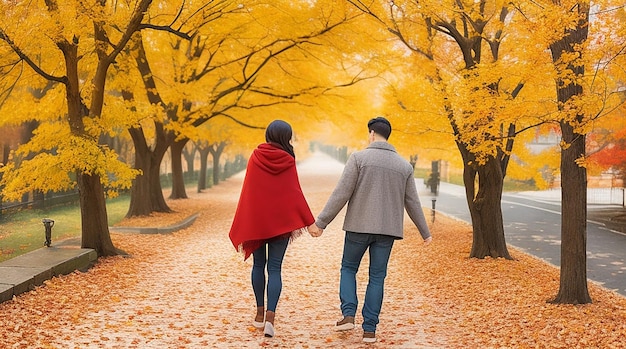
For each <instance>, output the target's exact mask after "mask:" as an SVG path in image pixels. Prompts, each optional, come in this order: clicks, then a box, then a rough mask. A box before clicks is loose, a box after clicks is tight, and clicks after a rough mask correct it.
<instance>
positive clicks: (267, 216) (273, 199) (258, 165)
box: [228, 143, 315, 260]
mask: <svg viewBox="0 0 626 349" xmlns="http://www.w3.org/2000/svg"><path fill="white" fill-rule="evenodd" d="M314 222H315V218H314V217H313V214H312V213H311V209H310V208H309V205H308V204H307V202H306V199H305V198H304V194H303V193H302V188H301V187H300V181H299V180H298V173H297V171H296V160H295V159H294V157H293V156H291V155H289V153H287V152H286V151H284V150H283V149H281V148H279V147H277V146H275V145H273V144H270V143H263V144H260V145H259V146H258V147H257V148H256V149H255V150H254V152H253V153H252V155H251V156H250V160H249V161H248V168H247V170H246V176H245V178H244V180H243V187H242V188H241V196H240V197H239V203H238V205H237V211H236V212H235V217H234V219H233V224H232V226H231V228H230V233H229V234H228V236H229V237H230V241H231V242H232V243H233V246H235V249H237V250H238V251H240V252H241V251H243V252H244V260H246V259H248V257H249V256H250V255H251V254H252V252H254V250H256V249H257V248H259V247H260V246H261V245H263V244H264V243H266V242H267V241H268V240H270V239H272V238H276V237H279V236H283V235H284V236H285V237H286V238H292V239H294V238H296V237H298V236H299V235H300V234H301V231H302V230H301V229H302V228H305V227H307V226H309V225H311V224H313V223H314Z"/></svg>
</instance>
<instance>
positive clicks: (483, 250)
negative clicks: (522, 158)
mask: <svg viewBox="0 0 626 349" xmlns="http://www.w3.org/2000/svg"><path fill="white" fill-rule="evenodd" d="M458 146H459V150H460V151H461V154H462V156H463V162H464V164H465V165H464V167H463V184H464V185H465V197H466V199H467V204H468V207H469V210H470V216H471V218H472V229H473V235H472V236H473V240H472V249H471V251H470V258H481V259H482V258H485V257H492V258H506V259H513V258H512V257H511V255H510V254H509V251H508V248H507V246H506V239H505V236H504V220H503V218H502V207H501V201H502V186H503V182H504V174H503V170H502V164H501V163H500V161H498V160H497V159H496V158H494V157H489V158H488V160H487V162H486V163H485V164H484V165H474V164H475V161H473V160H474V159H473V155H472V154H471V153H470V152H469V151H468V150H467V149H466V148H465V147H464V146H463V145H462V144H458ZM477 189H478V190H477Z"/></svg>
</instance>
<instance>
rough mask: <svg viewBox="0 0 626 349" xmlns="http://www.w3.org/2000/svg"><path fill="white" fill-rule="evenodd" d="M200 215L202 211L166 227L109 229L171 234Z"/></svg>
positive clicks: (113, 230)
mask: <svg viewBox="0 0 626 349" xmlns="http://www.w3.org/2000/svg"><path fill="white" fill-rule="evenodd" d="M198 216H200V213H199V212H196V213H194V214H192V215H191V216H189V217H187V218H185V219H183V220H182V221H180V222H178V223H176V224H172V225H168V226H166V227H109V230H110V231H112V232H115V233H130V234H171V233H173V232H175V231H178V230H181V229H185V228H187V227H189V226H191V225H192V224H193V223H194V222H195V221H196V218H198Z"/></svg>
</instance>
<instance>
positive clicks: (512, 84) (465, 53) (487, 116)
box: [350, 0, 545, 259]
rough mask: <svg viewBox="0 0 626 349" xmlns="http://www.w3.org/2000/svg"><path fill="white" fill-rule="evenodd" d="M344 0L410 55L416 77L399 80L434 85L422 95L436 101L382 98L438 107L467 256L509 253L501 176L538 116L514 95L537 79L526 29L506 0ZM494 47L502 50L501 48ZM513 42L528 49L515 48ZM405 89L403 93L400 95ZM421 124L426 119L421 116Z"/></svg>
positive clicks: (405, 107) (401, 105) (402, 109)
mask: <svg viewBox="0 0 626 349" xmlns="http://www.w3.org/2000/svg"><path fill="white" fill-rule="evenodd" d="M350 3H352V4H353V5H354V6H355V7H357V8H358V9H359V10H361V11H362V12H363V13H365V14H367V15H368V16H369V18H371V19H372V20H373V21H375V22H376V23H378V24H379V25H380V26H382V27H383V28H385V29H386V30H387V31H388V32H389V33H391V34H392V35H394V36H395V37H396V38H397V39H398V41H399V42H401V43H402V44H403V46H404V47H405V48H406V50H407V51H408V52H411V53H412V54H413V56H414V57H416V58H415V59H414V61H413V62H411V63H410V64H407V65H408V66H412V67H419V69H420V70H419V71H420V76H417V77H412V79H414V80H417V81H418V83H416V84H412V83H408V84H407V86H410V87H414V86H416V85H417V84H419V82H422V83H426V84H428V85H427V86H430V87H432V89H433V90H434V91H432V92H430V95H431V96H436V97H435V98H432V97H431V99H438V100H436V101H435V103H433V104H432V105H427V104H426V102H423V101H416V98H415V97H412V98H407V99H404V98H403V99H398V100H397V103H390V104H391V105H394V106H396V110H398V112H399V113H402V114H406V113H411V112H412V111H413V112H414V111H416V110H417V111H419V110H433V109H434V108H433V106H434V107H438V108H439V110H438V111H436V112H433V114H435V113H439V114H441V115H445V116H446V118H447V121H448V123H449V128H450V129H451V130H452V135H453V137H454V141H455V143H456V147H457V148H458V151H459V153H460V155H461V157H462V160H463V182H464V185H465V189H466V199H467V203H468V207H469V210H470V214H471V217H472V226H473V237H474V239H473V243H472V249H471V252H470V256H471V257H476V258H484V257H487V256H491V257H504V258H508V259H510V258H511V256H510V254H509V252H508V249H507V246H506V242H505V236H504V224H503V219H502V210H501V195H502V188H503V180H504V177H505V176H506V173H507V169H508V166H509V162H510V159H511V153H512V151H513V144H514V139H515V137H516V136H517V135H518V134H519V133H520V132H523V131H524V130H526V129H528V128H530V127H532V126H534V125H536V124H540V123H542V122H543V120H541V119H539V118H537V117H536V116H533V115H532V114H530V113H528V111H527V110H528V109H527V110H524V109H523V108H524V107H523V104H527V107H526V108H529V109H530V110H535V109H536V108H537V107H536V106H530V107H528V104H535V105H536V104H537V102H532V101H531V98H530V97H529V96H523V98H520V93H521V92H522V89H527V88H526V86H528V85H533V84H535V83H540V82H538V80H537V79H536V78H534V77H533V74H535V73H536V71H535V72H531V70H530V68H529V67H530V66H532V63H535V62H534V56H533V54H537V53H538V52H541V51H540V50H539V51H535V50H530V49H529V48H531V47H533V44H532V36H531V35H530V33H529V32H528V31H527V30H525V28H523V27H522V26H519V25H518V21H517V20H516V19H515V17H514V16H513V13H514V11H511V9H510V6H511V5H509V4H507V3H502V2H498V1H486V0H483V1H474V2H463V1H450V2H445V5H443V4H442V3H441V2H438V1H437V2H435V1H420V2H419V3H417V2H413V1H393V2H378V1H373V2H371V3H370V4H369V5H366V4H365V3H363V2H361V1H350ZM502 47H504V48H506V49H507V50H508V53H506V54H505V53H503V52H502V51H501V48H502ZM518 47H523V48H524V49H527V50H528V51H529V52H527V53H523V52H520V50H519V49H518ZM544 66H545V65H544ZM512 71H515V72H516V74H511V72H512ZM422 76H424V77H422ZM395 87H396V88H398V90H400V89H401V88H400V87H399V86H395ZM409 91H410V90H408V91H407V92H406V93H404V95H406V96H408V95H409V94H410V92H409ZM399 95H402V92H400V94H399ZM395 96H396V98H397V97H398V94H395ZM420 99H422V100H423V99H424V96H423V95H420ZM411 104H413V105H419V107H417V108H413V107H410V105H411ZM392 110H393V109H392ZM416 114H417V113H416ZM409 117H411V118H415V117H418V116H417V115H410V116H409ZM425 119H428V117H426V118H425ZM430 119H432V117H430ZM415 123H417V122H415ZM421 123H422V124H425V123H427V124H431V122H430V121H424V120H422V122H421ZM440 134H441V133H440Z"/></svg>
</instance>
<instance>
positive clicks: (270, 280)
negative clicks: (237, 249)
mask: <svg viewBox="0 0 626 349" xmlns="http://www.w3.org/2000/svg"><path fill="white" fill-rule="evenodd" d="M288 243H289V239H274V240H271V241H270V242H268V243H266V244H263V245H262V246H261V247H259V248H257V249H256V250H255V251H254V252H252V257H253V264H252V275H251V276H252V289H253V290H254V297H255V298H256V305H257V307H263V306H265V265H266V264H267V307H266V310H269V311H274V312H275V311H276V306H277V305H278V298H280V293H281V291H282V288H283V279H282V275H281V270H282V265H283V257H284V256H285V251H286V250H287V244H288Z"/></svg>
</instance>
